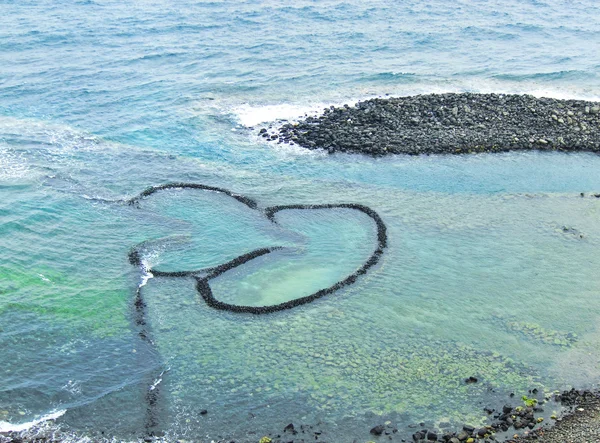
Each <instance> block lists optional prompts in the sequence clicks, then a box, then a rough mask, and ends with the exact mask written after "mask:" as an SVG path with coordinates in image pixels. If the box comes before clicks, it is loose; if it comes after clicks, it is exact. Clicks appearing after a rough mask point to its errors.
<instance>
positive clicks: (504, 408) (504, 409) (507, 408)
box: [502, 404, 512, 414]
mask: <svg viewBox="0 0 600 443" xmlns="http://www.w3.org/2000/svg"><path fill="white" fill-rule="evenodd" d="M511 411H512V406H511V405H509V404H506V405H504V406H502V412H503V413H505V414H509V413H510V412H511Z"/></svg>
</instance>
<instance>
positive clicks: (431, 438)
mask: <svg viewBox="0 0 600 443" xmlns="http://www.w3.org/2000/svg"><path fill="white" fill-rule="evenodd" d="M437 439H438V436H437V434H436V433H435V432H432V431H429V432H428V433H427V440H428V441H437Z"/></svg>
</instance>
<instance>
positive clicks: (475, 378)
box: [465, 377, 477, 384]
mask: <svg viewBox="0 0 600 443" xmlns="http://www.w3.org/2000/svg"><path fill="white" fill-rule="evenodd" d="M465 383H467V384H471V383H477V377H469V378H466V379H465Z"/></svg>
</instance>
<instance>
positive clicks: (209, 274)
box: [127, 183, 387, 325]
mask: <svg viewBox="0 0 600 443" xmlns="http://www.w3.org/2000/svg"><path fill="white" fill-rule="evenodd" d="M166 189H198V190H203V191H213V192H219V193H222V194H225V195H228V196H229V197H232V198H234V199H236V200H238V201H239V202H241V203H243V204H244V205H246V206H247V207H248V208H250V209H252V210H256V211H260V209H258V205H257V203H256V202H255V201H254V200H252V199H251V198H248V197H245V196H243V195H240V194H235V193H233V192H231V191H229V190H227V189H224V188H218V187H214V186H208V185H203V184H199V183H166V184H163V185H159V186H153V187H150V188H148V189H146V190H144V191H143V192H141V193H140V194H139V195H137V196H136V197H133V198H132V199H130V200H128V201H127V203H128V204H130V205H139V203H140V202H141V201H142V200H143V199H144V198H146V197H149V196H151V195H152V194H155V193H157V192H159V191H163V190H166ZM337 208H344V209H353V210H356V211H360V212H362V213H364V214H366V215H368V216H369V217H370V218H371V219H372V220H373V222H374V223H375V225H376V226H377V248H376V249H375V250H374V251H373V253H372V254H371V256H370V257H369V258H368V259H367V260H366V261H365V262H364V264H363V265H362V266H361V267H360V268H358V269H357V270H356V271H354V272H353V273H352V274H350V275H349V276H347V277H346V278H345V279H343V280H340V281H338V282H337V283H335V284H334V285H332V286H330V287H328V288H324V289H320V290H318V291H317V292H314V293H312V294H310V295H307V296H304V297H299V298H295V299H292V300H289V301H286V302H283V303H279V304H276V305H271V306H247V305H236V304H230V303H224V302H222V301H219V300H217V299H216V298H215V296H214V295H213V293H212V289H211V287H210V283H209V282H210V280H212V279H214V278H216V277H218V276H219V275H221V274H224V273H225V272H227V271H229V270H231V269H234V268H236V267H238V266H241V265H243V264H245V263H247V262H249V261H251V260H254V259H255V258H258V257H261V256H263V255H266V254H270V253H271V252H273V251H277V250H281V249H283V247H281V246H277V247H270V248H261V249H256V250H254V251H251V252H248V253H246V254H243V255H240V256H238V257H236V258H234V259H233V260H230V261H228V262H226V263H223V264H221V265H217V266H214V267H209V268H203V269H197V270H193V271H173V272H165V271H160V270H156V269H147V268H145V267H144V265H143V263H142V256H141V254H140V251H139V248H140V246H141V244H139V245H137V246H134V247H133V248H132V250H131V252H130V253H129V262H130V263H131V264H132V265H134V266H139V267H140V268H141V269H143V270H144V271H146V272H148V273H152V274H153V275H154V276H155V277H193V278H194V279H195V280H196V290H197V291H198V293H199V294H200V295H201V296H202V298H203V299H204V301H205V302H206V304H207V305H208V306H210V307H212V308H215V309H219V310H223V311H231V312H240V313H241V312H244V313H250V314H271V313H273V312H277V311H283V310H285V309H292V308H295V307H297V306H301V305H305V304H307V303H310V302H313V301H315V300H317V299H319V298H321V297H324V296H325V295H328V294H332V293H333V292H335V291H337V290H339V289H341V288H343V287H345V286H349V285H351V284H353V283H354V282H355V281H356V279H357V278H358V277H359V276H361V275H363V274H366V272H367V271H368V270H369V268H371V267H373V266H374V265H375V264H377V263H378V262H379V259H380V258H381V256H382V255H383V250H384V249H385V248H386V247H387V228H386V226H385V223H384V222H383V220H382V219H381V217H380V216H379V214H378V213H377V212H375V211H374V210H373V209H371V208H369V207H368V206H364V205H360V204H354V203H340V204H322V205H282V206H270V207H268V208H265V209H264V210H263V211H261V212H263V213H264V215H265V217H267V218H268V219H269V220H270V221H271V222H272V223H274V224H277V221H276V220H275V214H276V213H277V212H279V211H283V210H286V209H301V210H311V209H337ZM198 274H202V276H198ZM141 288H142V286H140V287H138V290H137V294H136V299H135V306H136V311H137V319H136V323H137V324H138V325H145V324H146V322H145V319H144V308H145V303H144V301H143V298H142V294H141Z"/></svg>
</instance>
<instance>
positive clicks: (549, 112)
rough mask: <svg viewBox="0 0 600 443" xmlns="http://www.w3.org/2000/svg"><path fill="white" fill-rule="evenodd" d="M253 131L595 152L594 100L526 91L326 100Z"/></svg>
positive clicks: (371, 145) (376, 146)
mask: <svg viewBox="0 0 600 443" xmlns="http://www.w3.org/2000/svg"><path fill="white" fill-rule="evenodd" d="M260 134H261V135H262V136H263V137H264V138H266V139H267V140H269V141H272V142H279V143H288V144H297V145H300V146H302V147H305V148H308V149H324V150H326V151H328V152H329V153H334V152H349V153H360V154H366V155H370V156H376V157H377V156H383V155H388V154H410V155H419V154H465V153H478V152H502V151H517V150H540V151H591V152H599V151H600V103H598V102H589V101H583V100H559V99H553V98H537V97H533V96H531V95H510V94H507V95H504V94H475V93H457V94H455V93H449V94H429V95H417V96H411V97H393V98H375V99H370V100H365V101H362V102H358V103H357V104H356V105H355V106H348V105H344V106H343V107H338V108H336V107H334V106H331V107H329V108H326V109H325V110H324V113H323V114H322V115H321V116H319V117H306V118H305V119H304V120H302V121H300V122H297V123H286V124H284V125H283V126H281V127H280V128H278V129H274V130H272V131H269V130H267V129H266V128H263V129H261V130H260Z"/></svg>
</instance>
